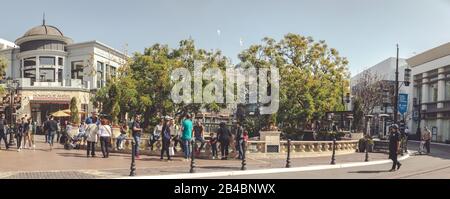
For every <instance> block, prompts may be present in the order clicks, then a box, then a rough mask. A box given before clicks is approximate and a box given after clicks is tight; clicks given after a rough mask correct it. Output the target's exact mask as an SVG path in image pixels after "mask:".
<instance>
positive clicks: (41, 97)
mask: <svg viewBox="0 0 450 199" xmlns="http://www.w3.org/2000/svg"><path fill="white" fill-rule="evenodd" d="M30 100H33V101H70V95H61V94H36V95H33V96H30Z"/></svg>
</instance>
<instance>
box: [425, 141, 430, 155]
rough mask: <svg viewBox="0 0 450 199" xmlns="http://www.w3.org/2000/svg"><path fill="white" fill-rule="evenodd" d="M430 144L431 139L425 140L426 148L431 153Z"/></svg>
mask: <svg viewBox="0 0 450 199" xmlns="http://www.w3.org/2000/svg"><path fill="white" fill-rule="evenodd" d="M430 145H431V140H427V141H425V148H426V149H427V153H430Z"/></svg>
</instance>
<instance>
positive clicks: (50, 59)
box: [39, 57, 55, 66]
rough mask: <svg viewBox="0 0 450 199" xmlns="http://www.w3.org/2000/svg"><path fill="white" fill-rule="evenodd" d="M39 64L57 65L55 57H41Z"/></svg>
mask: <svg viewBox="0 0 450 199" xmlns="http://www.w3.org/2000/svg"><path fill="white" fill-rule="evenodd" d="M39 64H40V65H41V66H43V65H52V66H54V65H55V57H39Z"/></svg>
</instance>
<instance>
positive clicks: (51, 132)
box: [47, 116, 58, 151]
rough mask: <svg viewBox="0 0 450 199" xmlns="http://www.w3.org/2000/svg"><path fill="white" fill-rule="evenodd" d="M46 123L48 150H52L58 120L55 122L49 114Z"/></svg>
mask: <svg viewBox="0 0 450 199" xmlns="http://www.w3.org/2000/svg"><path fill="white" fill-rule="evenodd" d="M47 125H48V127H47V128H48V142H49V145H50V151H51V150H53V140H54V138H55V134H56V132H57V131H58V122H56V121H55V120H54V118H53V116H50V120H49V121H48V123H47Z"/></svg>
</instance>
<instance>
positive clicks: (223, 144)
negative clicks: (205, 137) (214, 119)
mask: <svg viewBox="0 0 450 199" xmlns="http://www.w3.org/2000/svg"><path fill="white" fill-rule="evenodd" d="M217 137H218V139H219V140H218V141H219V143H220V152H221V155H222V158H221V159H222V160H227V159H228V147H229V145H230V140H231V137H232V135H231V132H230V130H228V128H227V127H226V125H225V122H222V123H220V127H219V130H218V131H217Z"/></svg>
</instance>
